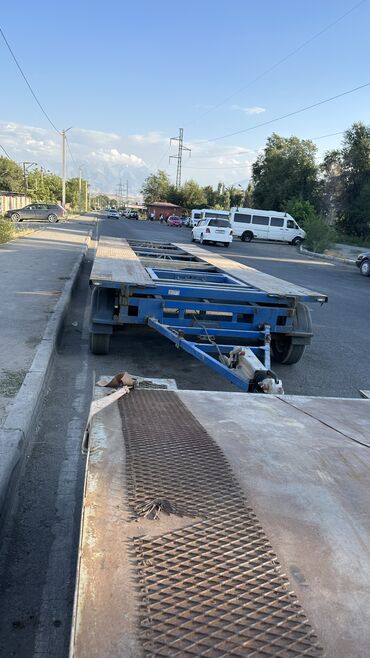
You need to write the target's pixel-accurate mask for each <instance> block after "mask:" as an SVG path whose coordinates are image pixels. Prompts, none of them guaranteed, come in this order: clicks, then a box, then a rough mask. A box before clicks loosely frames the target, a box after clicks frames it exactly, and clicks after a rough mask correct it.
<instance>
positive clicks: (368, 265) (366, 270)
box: [360, 258, 370, 276]
mask: <svg viewBox="0 0 370 658" xmlns="http://www.w3.org/2000/svg"><path fill="white" fill-rule="evenodd" d="M360 272H361V274H362V276H370V260H368V258H364V260H363V261H362V263H361V265H360Z"/></svg>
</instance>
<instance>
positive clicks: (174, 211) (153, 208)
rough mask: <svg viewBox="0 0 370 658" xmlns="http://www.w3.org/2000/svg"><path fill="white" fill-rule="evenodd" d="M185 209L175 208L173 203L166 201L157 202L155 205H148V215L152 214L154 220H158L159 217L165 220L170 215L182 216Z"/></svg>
mask: <svg viewBox="0 0 370 658" xmlns="http://www.w3.org/2000/svg"><path fill="white" fill-rule="evenodd" d="M184 212H185V208H181V206H177V205H176V204H175V203H167V202H166V201H158V202H155V203H149V204H148V214H149V215H151V213H154V217H155V219H159V218H160V216H161V215H163V217H164V218H165V219H167V217H169V216H170V215H180V216H181V215H183V214H184Z"/></svg>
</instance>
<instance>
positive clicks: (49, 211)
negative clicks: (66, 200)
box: [5, 203, 67, 223]
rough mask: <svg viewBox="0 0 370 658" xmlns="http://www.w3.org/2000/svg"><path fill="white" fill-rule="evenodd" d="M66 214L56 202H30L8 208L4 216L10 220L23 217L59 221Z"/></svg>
mask: <svg viewBox="0 0 370 658" xmlns="http://www.w3.org/2000/svg"><path fill="white" fill-rule="evenodd" d="M66 216H67V211H66V210H65V209H64V208H63V207H62V206H60V205H59V204H57V203H30V205H29V206H25V207H24V208H18V209H16V210H15V209H14V210H8V211H7V212H6V213H5V217H8V218H9V219H11V220H12V222H22V221H23V220H24V219H27V220H32V219H34V220H36V221H42V220H47V221H48V222H51V223H54V222H59V220H60V219H64V217H66Z"/></svg>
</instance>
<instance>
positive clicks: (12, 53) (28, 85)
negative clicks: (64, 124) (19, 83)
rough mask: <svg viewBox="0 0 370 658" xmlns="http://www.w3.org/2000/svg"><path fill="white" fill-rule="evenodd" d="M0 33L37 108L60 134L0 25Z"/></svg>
mask: <svg viewBox="0 0 370 658" xmlns="http://www.w3.org/2000/svg"><path fill="white" fill-rule="evenodd" d="M0 34H1V36H2V37H3V39H4V41H5V44H6V46H7V48H8V50H9V52H10V54H11V56H12V57H13V59H14V61H15V63H16V65H17V68H18V69H19V72H20V74H21V76H22V78H23V80H24V81H25V83H26V85H27V87H28V89H29V90H30V92H31V94H32V96H33V97H34V99H35V101H36V103H37V105H38V106H39V108H40V110H41V112H42V113H43V114H44V116H45V117H46V118H47V120H48V121H49V123H50V125H51V126H52V127H53V128H54V130H55V131H56V132H57V133H58V134H60V130H58V128H57V127H56V126H55V124H54V123H53V122H52V120H51V119H50V117H49V115H48V113H47V112H46V110H45V109H44V108H43V106H42V105H41V103H40V101H39V99H38V98H37V96H36V94H35V92H34V91H33V89H32V87H31V85H30V83H29V82H28V80H27V77H26V75H25V73H24V72H23V70H22V67H21V65H20V64H19V62H18V60H17V58H16V56H15V54H14V52H13V50H12V48H11V46H10V43H9V41H8V40H7V38H6V36H5V34H4V32H3V30H2V29H1V27H0Z"/></svg>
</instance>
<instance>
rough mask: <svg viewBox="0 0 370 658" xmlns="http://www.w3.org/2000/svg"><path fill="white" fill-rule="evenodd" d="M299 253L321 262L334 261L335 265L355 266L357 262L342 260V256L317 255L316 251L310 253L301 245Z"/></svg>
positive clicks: (348, 259)
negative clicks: (319, 259)
mask: <svg viewBox="0 0 370 658" xmlns="http://www.w3.org/2000/svg"><path fill="white" fill-rule="evenodd" d="M299 251H300V252H301V253H302V254H305V256H312V257H314V258H321V260H329V261H334V262H335V263H346V264H347V265H355V263H356V261H355V260H353V259H352V258H340V256H329V254H316V253H315V252H314V251H308V249H305V248H304V247H302V245H300V248H299Z"/></svg>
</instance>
